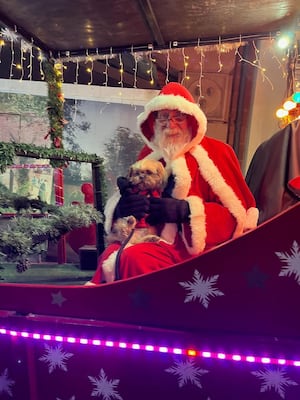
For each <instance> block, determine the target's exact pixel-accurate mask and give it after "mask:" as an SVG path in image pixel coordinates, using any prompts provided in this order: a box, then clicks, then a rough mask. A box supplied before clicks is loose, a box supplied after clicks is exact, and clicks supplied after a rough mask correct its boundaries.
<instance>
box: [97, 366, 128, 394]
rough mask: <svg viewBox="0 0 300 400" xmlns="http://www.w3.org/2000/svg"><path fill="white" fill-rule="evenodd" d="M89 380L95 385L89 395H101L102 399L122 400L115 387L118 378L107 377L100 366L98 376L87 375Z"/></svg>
mask: <svg viewBox="0 0 300 400" xmlns="http://www.w3.org/2000/svg"><path fill="white" fill-rule="evenodd" d="M89 380H90V381H91V382H92V383H93V384H94V385H95V386H96V387H95V389H94V390H93V392H92V394H91V396H97V397H100V396H101V397H102V398H103V400H111V399H118V400H122V397H121V396H120V395H119V393H118V392H117V391H116V388H117V386H118V384H119V382H120V380H119V379H110V380H108V379H107V376H106V375H105V372H104V370H103V369H102V368H101V370H100V374H99V377H98V378H94V377H92V376H89Z"/></svg>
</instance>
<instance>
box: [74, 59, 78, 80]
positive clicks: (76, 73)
mask: <svg viewBox="0 0 300 400" xmlns="http://www.w3.org/2000/svg"><path fill="white" fill-rule="evenodd" d="M78 76H79V60H78V58H77V60H76V70H75V82H74V83H75V84H77V83H78Z"/></svg>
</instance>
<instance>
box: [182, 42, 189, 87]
mask: <svg viewBox="0 0 300 400" xmlns="http://www.w3.org/2000/svg"><path fill="white" fill-rule="evenodd" d="M182 56H183V76H182V80H181V84H182V85H183V83H184V81H185V80H186V79H187V80H188V79H189V76H187V67H188V65H189V63H188V61H187V60H188V59H189V56H186V55H185V49H184V47H183V48H182Z"/></svg>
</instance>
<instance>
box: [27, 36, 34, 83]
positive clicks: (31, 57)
mask: <svg viewBox="0 0 300 400" xmlns="http://www.w3.org/2000/svg"><path fill="white" fill-rule="evenodd" d="M31 43H32V45H31V46H30V50H29V65H28V66H27V68H28V76H27V78H28V79H29V80H32V61H33V39H31Z"/></svg>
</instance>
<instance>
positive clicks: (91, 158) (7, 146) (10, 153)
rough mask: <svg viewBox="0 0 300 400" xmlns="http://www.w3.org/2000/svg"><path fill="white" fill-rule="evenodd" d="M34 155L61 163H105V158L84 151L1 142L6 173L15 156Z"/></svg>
mask: <svg viewBox="0 0 300 400" xmlns="http://www.w3.org/2000/svg"><path fill="white" fill-rule="evenodd" d="M15 156H20V157H32V158H43V159H50V160H51V161H58V162H60V164H62V163H66V162H69V161H76V162H86V163H100V164H101V165H103V159H102V158H101V157H99V156H97V155H96V154H87V153H84V152H80V153H77V152H73V151H68V150H64V149H61V148H60V149H57V148H49V147H43V146H35V145H33V144H26V143H15V142H0V172H1V173H4V172H5V171H6V169H7V167H9V166H10V165H13V164H14V157H15Z"/></svg>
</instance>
